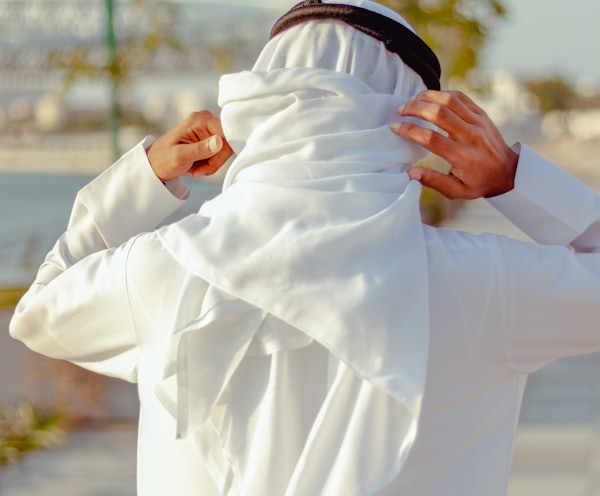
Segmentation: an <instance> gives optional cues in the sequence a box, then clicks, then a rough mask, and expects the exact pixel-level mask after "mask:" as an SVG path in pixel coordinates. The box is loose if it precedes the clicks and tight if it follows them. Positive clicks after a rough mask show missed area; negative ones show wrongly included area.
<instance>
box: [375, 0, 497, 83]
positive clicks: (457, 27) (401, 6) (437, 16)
mask: <svg viewBox="0 0 600 496" xmlns="http://www.w3.org/2000/svg"><path fill="white" fill-rule="evenodd" d="M381 2H382V3H383V4H385V5H387V6H388V7H391V8H393V9H395V10H397V11H398V12H400V13H401V14H402V15H403V16H404V17H406V19H407V20H408V21H409V22H410V23H411V25H412V26H413V27H414V28H415V31H416V32H417V33H418V34H419V36H421V37H422V38H423V39H424V40H425V41H426V42H427V43H428V44H429V46H431V48H432V49H433V50H434V51H435V53H436V54H437V56H438V57H439V59H440V62H441V64H442V72H443V77H444V79H445V80H446V81H447V80H448V79H450V78H452V77H459V78H464V77H465V76H466V75H467V74H468V72H469V70H470V69H472V68H474V67H476V66H477V65H478V63H479V54H480V52H481V49H482V48H483V46H484V44H485V42H486V40H487V38H488V36H489V33H490V31H491V29H492V28H493V25H494V23H495V22H497V21H498V20H500V19H502V18H504V17H505V16H506V14H507V10H506V8H505V7H504V5H503V0H381Z"/></svg>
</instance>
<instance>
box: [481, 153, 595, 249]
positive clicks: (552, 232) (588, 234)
mask: <svg viewBox="0 0 600 496" xmlns="http://www.w3.org/2000/svg"><path fill="white" fill-rule="evenodd" d="M488 201H489V203H490V204H492V205H493V206H494V207H495V208H496V209H497V210H498V211H499V212H500V213H501V214H503V215H504V216H505V217H506V218H507V219H509V220H510V221H511V222H512V223H513V224H515V225H516V226H517V227H518V228H519V229H521V230H522V231H523V232H524V233H526V234H527V235H528V236H529V237H531V238H532V239H533V240H535V241H537V242H538V243H541V244H548V245H561V246H569V245H570V246H572V247H573V248H574V249H575V250H576V251H580V252H598V251H600V222H599V220H600V196H599V195H598V194H596V193H595V192H594V191H592V190H591V189H590V188H588V187H587V186H586V185H584V184H583V183H581V182H580V181H578V180H577V179H576V178H574V177H573V176H571V175H570V174H568V173H566V172H565V171H563V170H562V169H560V168H558V167H556V166H555V165H553V164H552V163H551V162H549V161H548V160H546V159H544V158H543V157H541V156H539V155H538V154H537V153H535V152H534V151H533V150H531V149H530V148H528V147H527V146H525V145H520V153H519V164H518V167H517V175H516V177H515V187H514V189H513V190H511V191H509V192H508V193H505V194H503V195H499V196H497V197H493V198H489V199H488Z"/></svg>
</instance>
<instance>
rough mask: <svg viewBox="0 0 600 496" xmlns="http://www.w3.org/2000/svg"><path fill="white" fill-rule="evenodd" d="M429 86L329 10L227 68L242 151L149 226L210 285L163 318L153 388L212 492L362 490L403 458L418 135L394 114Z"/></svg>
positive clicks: (423, 324)
mask: <svg viewBox="0 0 600 496" xmlns="http://www.w3.org/2000/svg"><path fill="white" fill-rule="evenodd" d="M345 3H349V4H350V3H351V4H353V5H357V4H358V5H360V6H361V7H363V8H371V9H373V10H377V11H378V12H380V13H381V12H382V11H383V12H385V13H386V15H388V13H389V15H390V16H393V17H394V18H397V17H398V16H397V14H395V13H391V11H388V10H387V9H384V8H383V7H381V6H380V5H378V4H375V3H373V2H368V1H354V2H345ZM403 22H404V21H403ZM424 88H425V86H424V84H423V82H422V81H421V79H420V78H419V77H418V76H417V75H416V74H415V73H414V72H413V71H412V70H411V69H409V68H408V67H407V66H406V65H405V64H404V63H403V62H402V61H401V60H400V58H399V57H398V56H397V55H393V54H391V53H389V52H387V51H386V50H385V48H384V46H383V45H382V44H381V43H380V42H379V41H377V40H374V39H372V38H370V37H369V36H367V35H366V34H363V33H362V32H359V31H357V30H355V29H354V28H351V27H349V26H347V25H346V24H344V23H341V22H338V21H311V22H308V23H305V24H301V25H298V26H296V27H293V28H291V29H289V30H287V31H285V32H284V33H282V34H280V35H278V36H277V37H275V38H274V39H272V40H271V41H270V42H269V43H268V44H267V45H266V46H265V48H264V50H263V51H262V53H261V55H260V56H259V58H258V60H257V62H256V64H255V67H254V68H253V70H252V71H250V72H243V73H239V74H232V75H227V76H224V77H223V78H222V79H221V83H220V96H219V103H220V105H221V106H222V109H223V111H222V122H223V128H224V131H225V134H226V136H227V139H228V141H229V142H230V143H231V145H232V147H233V148H234V150H235V151H236V153H237V154H238V156H237V158H236V160H235V161H234V162H233V164H232V166H231V168H230V169H229V171H228V173H227V176H226V179H225V184H224V191H223V193H222V194H221V195H219V196H218V197H217V198H215V199H214V200H212V201H210V202H208V203H206V204H205V205H204V206H203V207H202V209H201V210H200V212H199V213H198V214H197V215H193V216H190V217H188V218H187V219H184V220H183V221H181V222H179V223H177V224H175V225H173V226H169V227H167V228H165V229H163V230H162V231H160V232H159V235H160V236H161V238H162V240H163V242H164V244H165V246H166V247H167V249H169V250H170V251H171V252H172V253H173V255H174V256H175V257H176V258H177V259H178V260H179V262H180V263H181V264H183V265H184V266H186V267H187V268H188V270H189V271H190V272H191V273H193V274H195V275H197V276H199V277H202V278H203V279H205V280H206V281H207V282H208V283H209V284H210V290H209V291H208V292H207V296H206V297H205V300H204V304H203V307H202V308H201V309H198V318H197V319H195V320H194V321H193V322H180V323H178V326H179V327H177V328H175V329H173V330H172V333H171V334H169V336H170V337H169V338H168V345H167V346H168V349H169V350H170V352H169V354H168V356H167V357H166V358H165V360H166V364H165V381H164V383H163V384H162V385H161V386H160V387H159V388H158V389H157V394H158V395H159V397H160V398H161V400H162V401H163V403H164V404H165V406H166V407H167V408H169V409H170V411H171V412H172V413H173V415H174V416H175V417H176V418H177V421H178V428H179V433H180V435H182V436H188V435H189V436H192V437H193V438H194V439H195V441H196V443H197V445H198V447H199V449H200V450H201V451H202V452H203V454H204V456H205V458H206V459H207V461H208V463H209V468H210V469H211V471H212V473H213V476H214V478H215V481H216V482H217V485H218V487H219V488H220V490H221V491H222V493H223V494H244V495H246V494H247V495H255V494H265V493H268V494H285V495H307V496H309V495H310V496H312V495H315V494H344V495H346V494H361V495H363V494H370V493H372V492H374V491H376V490H378V489H380V488H382V487H384V486H385V485H387V484H388V483H389V482H390V481H391V480H393V479H394V478H395V477H396V476H397V475H398V473H399V471H400V469H401V467H402V463H403V461H404V459H405V457H406V455H407V453H408V451H409V449H410V446H411V445H412V442H413V441H414V438H415V435H416V428H417V422H418V417H419V410H420V404H421V397H422V392H423V387H424V381H425V369H426V363H427V348H428V336H429V334H428V333H429V321H428V313H429V304H428V274H427V260H426V252H425V244H424V237H423V232H422V226H421V221H420V216H419V196H420V185H419V184H418V183H417V182H411V181H409V178H408V175H407V174H406V173H405V172H406V170H407V169H408V168H409V167H410V165H411V164H413V163H414V162H416V161H417V160H418V159H420V158H421V157H422V156H423V155H424V151H423V150H422V149H421V148H419V147H417V146H415V145H413V144H410V143H408V142H405V141H402V140H400V139H399V138H398V137H397V136H396V135H394V134H393V133H392V132H391V131H390V129H389V123H390V121H391V120H392V119H393V118H395V108H396V107H397V106H398V105H399V104H401V103H403V102H405V101H406V100H407V99H408V98H410V97H411V96H413V95H415V94H417V93H418V92H420V91H422V90H423V89H424ZM323 353H325V356H328V357H329V358H328V359H327V360H326V361H325V362H322V360H321V358H319V357H322V356H323ZM248 357H253V358H252V359H250V358H248ZM256 357H262V358H260V360H263V361H264V364H265V365H264V367H266V369H265V370H269V372H268V373H266V372H265V373H264V374H263V375H261V374H262V373H261V374H258V375H256V374H257V372H256V369H255V368H254V367H255V366H256V363H257V362H256V361H255V360H257V358H256ZM294 357H295V358H294ZM298 357H302V359H301V360H299V362H294V363H295V365H294V366H292V365H290V363H291V362H293V361H294V360H298ZM282 361H283V362H285V363H286V364H287V365H286V366H285V367H283V368H284V369H285V371H283V372H282V370H281V369H282V366H281V363H282ZM249 362H252V364H253V365H252V364H250V363H249ZM261 363H262V362H261ZM320 363H325V364H326V365H324V367H325V368H324V372H323V374H322V378H320V377H316V378H315V377H314V373H319V372H317V371H318V370H319V364H320ZM332 366H333V369H334V370H335V371H336V372H335V373H334V374H333V376H332V378H331V380H329V381H328V379H327V375H328V374H327V371H328V370H331V369H332ZM261 370H262V369H261ZM313 372H314V373H313ZM261 381H262V382H261ZM317 386H318V387H317ZM311 388H312V389H314V394H312V395H311V394H308V396H307V391H310V390H311ZM317 389H319V390H321V389H322V390H323V393H322V394H320V393H318V392H317ZM309 405H310V406H309ZM307 410H311V411H313V412H316V413H315V414H314V415H301V414H300V413H299V412H303V411H307ZM257 412H260V415H259V417H260V418H261V419H262V420H261V421H258V420H257V417H256V416H257V415H258V413H257Z"/></svg>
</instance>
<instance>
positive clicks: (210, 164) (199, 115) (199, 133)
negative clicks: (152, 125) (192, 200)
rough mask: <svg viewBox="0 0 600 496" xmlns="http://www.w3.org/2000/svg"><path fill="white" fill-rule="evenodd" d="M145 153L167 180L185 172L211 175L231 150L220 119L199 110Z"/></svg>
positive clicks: (163, 178) (163, 179) (160, 177)
mask: <svg viewBox="0 0 600 496" xmlns="http://www.w3.org/2000/svg"><path fill="white" fill-rule="evenodd" d="M146 153H147V155H148V160H149V161H150V165H151V166H152V169H153V170H154V173H155V174H156V175H157V176H158V178H159V179H160V180H161V181H163V182H166V181H170V180H172V179H177V178H178V177H181V176H185V175H192V176H194V177H201V176H209V175H211V174H214V173H215V172H217V171H218V170H219V169H220V168H221V166H223V164H225V162H227V160H228V159H229V157H231V155H232V154H233V151H232V149H231V147H230V146H229V144H228V143H227V141H226V140H225V135H224V134H223V129H222V128H221V122H220V121H219V119H218V118H216V117H215V116H213V115H212V114H211V113H210V112H209V111H207V110H202V111H199V112H194V113H192V114H191V115H190V116H189V117H188V118H187V119H185V120H184V121H183V122H181V123H180V124H178V125H177V126H176V127H175V128H173V129H171V130H170V131H167V132H166V133H165V134H164V135H162V136H161V137H160V138H159V139H158V140H156V142H155V143H154V144H153V145H152V146H151V147H150V148H149V149H148V150H147V151H146Z"/></svg>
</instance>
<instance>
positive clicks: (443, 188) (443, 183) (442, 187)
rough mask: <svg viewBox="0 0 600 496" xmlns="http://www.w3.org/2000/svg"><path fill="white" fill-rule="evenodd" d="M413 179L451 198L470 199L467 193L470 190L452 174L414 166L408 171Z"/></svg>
mask: <svg viewBox="0 0 600 496" xmlns="http://www.w3.org/2000/svg"><path fill="white" fill-rule="evenodd" d="M408 175H409V177H410V178H411V179H414V180H416V181H420V182H421V184H422V185H423V186H427V187H428V188H431V189H433V190H435V191H437V192H439V193H441V194H442V195H444V196H445V197H446V198H449V199H450V200H454V199H457V198H462V199H468V197H467V196H466V194H468V193H466V192H467V191H468V190H467V188H466V186H465V185H464V184H463V183H462V182H461V181H460V179H459V178H457V177H456V176H454V175H452V174H444V173H442V172H438V171H435V170H433V169H425V168H422V167H413V168H412V169H410V170H409V171H408Z"/></svg>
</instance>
